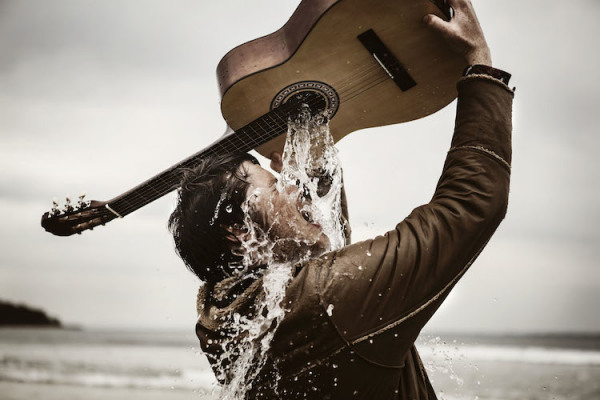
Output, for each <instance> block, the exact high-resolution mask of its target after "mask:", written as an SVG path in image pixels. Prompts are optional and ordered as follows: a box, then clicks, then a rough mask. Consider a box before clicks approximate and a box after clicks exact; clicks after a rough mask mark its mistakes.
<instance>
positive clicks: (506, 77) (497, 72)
mask: <svg viewBox="0 0 600 400" xmlns="http://www.w3.org/2000/svg"><path fill="white" fill-rule="evenodd" d="M469 75H488V76H491V77H492V78H495V79H498V80H499V81H501V82H504V84H506V85H508V82H510V77H511V74H509V73H508V72H506V71H502V70H501V69H498V68H494V67H490V66H489V65H481V64H475V65H469V66H468V67H466V68H465V70H464V71H463V76H469Z"/></svg>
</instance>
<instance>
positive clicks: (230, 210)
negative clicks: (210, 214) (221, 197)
mask: <svg viewBox="0 0 600 400" xmlns="http://www.w3.org/2000/svg"><path fill="white" fill-rule="evenodd" d="M225 211H227V212H228V213H229V214H231V213H232V212H233V206H232V205H231V204H227V207H225Z"/></svg>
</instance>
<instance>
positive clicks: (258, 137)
mask: <svg viewBox="0 0 600 400" xmlns="http://www.w3.org/2000/svg"><path fill="white" fill-rule="evenodd" d="M452 13H453V10H452V9H451V8H450V7H449V6H448V5H447V4H446V1H445V0H303V1H302V2H301V3H300V4H299V6H298V8H297V9H296V11H295V12H294V14H293V15H292V16H291V17H290V19H289V20H288V22H286V24H285V25H284V26H283V27H282V28H281V29H279V30H278V31H276V32H274V33H272V34H270V35H267V36H264V37H262V38H259V39H255V40H253V41H250V42H248V43H245V44H243V45H240V46H238V47H236V48H234V49H233V50H231V51H230V52H229V53H227V54H226V55H225V56H224V57H223V59H222V60H221V61H220V63H219V65H218V67H217V78H218V83H219V88H220V91H221V96H222V100H221V111H222V114H223V117H224V118H225V121H226V122H227V125H228V126H229V127H230V128H231V129H230V130H228V132H227V133H226V134H225V135H224V136H223V137H221V138H220V139H219V140H217V141H216V142H214V143H213V144H211V145H210V146H208V147H206V148H205V149H203V150H201V151H199V152H198V153H196V154H194V155H192V156H190V157H188V158H187V159H185V160H183V161H181V162H179V163H177V164H175V165H173V166H172V167H170V168H168V169H167V170H165V171H163V172H161V173H159V174H158V175H156V176H154V177H152V178H150V179H149V180H147V181H145V182H143V183H141V184H140V185H138V186H136V187H134V188H133V189H131V190H129V191H127V192H125V193H123V194H121V195H119V196H117V197H115V198H113V199H112V200H108V201H95V200H94V201H85V199H84V198H83V197H80V198H79V201H78V202H77V203H76V204H74V203H71V201H70V200H69V199H67V202H66V204H65V205H64V206H63V207H60V208H59V205H58V204H56V203H54V205H53V208H52V210H51V211H50V212H47V213H45V214H44V215H43V216H42V226H43V227H44V229H46V230H47V231H48V232H50V233H53V234H55V235H59V236H69V235H72V234H74V233H81V232H82V231H84V230H87V229H92V228H94V227H95V226H98V225H104V224H106V223H107V222H109V221H111V220H113V219H115V218H123V217H124V216H126V215H128V214H130V213H131V212H133V211H135V210H137V209H139V208H141V207H143V206H144V205H146V204H148V203H150V202H152V201H154V200H156V199H158V198H160V197H162V196H164V195H165V194H167V193H169V192H171V191H172V190H174V189H176V188H177V187H179V185H180V181H181V177H182V170H184V169H189V168H193V167H194V166H196V165H198V163H199V162H200V161H201V160H202V159H203V158H205V157H206V156H209V155H213V154H221V153H232V152H247V151H250V150H252V149H256V150H257V151H258V152H259V153H260V154H262V155H264V156H266V157H269V156H270V155H271V154H272V153H273V152H274V151H279V152H281V151H282V149H283V144H284V142H285V135H284V134H285V133H286V131H287V121H288V119H289V118H290V117H291V116H293V115H294V114H295V113H297V112H298V110H299V109H300V108H301V107H302V106H303V105H308V106H309V108H310V109H311V111H312V112H314V113H316V112H322V113H324V114H325V115H326V116H327V118H328V119H329V126H330V130H331V133H332V136H333V138H334V140H336V141H337V140H340V139H341V138H343V137H344V136H346V135H347V134H348V133H350V132H353V131H356V130H359V129H364V128H368V127H374V126H382V125H389V124H397V123H401V122H406V121H411V120H415V119H418V118H422V117H424V116H427V115H430V114H432V113H434V112H436V111H438V110H439V109H441V108H443V107H444V106H446V105H447V104H448V103H450V102H451V101H452V100H454V98H456V89H455V84H456V81H457V79H458V78H459V77H460V75H461V72H462V70H463V69H464V67H465V64H464V60H463V59H462V58H460V57H459V56H457V55H456V54H455V53H453V52H452V51H450V50H449V49H448V48H446V46H445V43H444V42H443V40H442V39H441V38H440V37H439V36H438V35H437V34H436V33H435V32H433V31H431V30H430V29H429V28H428V27H427V26H425V24H424V23H423V22H422V20H423V17H424V16H425V15H427V14H436V15H438V16H439V17H442V18H444V19H446V20H449V19H450V18H451V17H452Z"/></svg>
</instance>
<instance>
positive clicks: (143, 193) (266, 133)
mask: <svg viewBox="0 0 600 400" xmlns="http://www.w3.org/2000/svg"><path fill="white" fill-rule="evenodd" d="M368 69H369V68H367V70H368ZM371 69H376V70H378V68H371ZM379 75H380V77H381V76H382V75H383V79H381V78H379V77H376V78H375V80H372V81H370V82H367V84H366V86H364V85H363V86H362V87H358V88H353V89H354V91H353V92H350V93H348V94H350V97H347V98H345V99H344V101H348V100H350V99H352V98H354V97H356V96H357V95H358V94H360V93H362V92H364V91H366V90H369V89H370V88H372V87H374V86H376V85H377V84H379V83H382V82H384V81H386V80H387V78H388V77H387V75H385V73H383V72H382V71H381V72H380V74H379ZM361 83H363V84H364V82H361ZM347 86H349V85H347ZM344 94H345V93H344ZM344 94H342V93H341V91H340V100H342V96H343V95H344ZM318 101H320V100H315V101H314V102H318ZM311 105H313V106H314V104H311ZM309 106H310V105H309ZM274 115H275V116H276V117H279V116H278V115H277V114H274ZM269 117H270V115H269V114H266V115H265V116H264V118H258V119H257V120H256V122H257V124H256V125H258V126H257V127H259V128H260V125H259V124H260V123H261V122H266V123H267V128H266V129H265V128H262V130H263V132H258V131H256V129H254V126H252V125H253V124H252V123H250V124H248V125H247V127H248V129H250V130H252V131H253V132H254V133H255V135H254V136H250V135H248V134H247V132H245V130H243V129H240V130H239V131H242V132H241V133H242V134H243V135H245V136H246V138H247V139H250V141H251V142H252V146H250V147H249V148H248V150H250V149H251V148H255V147H256V145H257V144H259V143H264V142H265V140H264V138H265V137H267V138H268V139H267V141H268V140H270V139H272V137H271V136H273V133H277V132H281V131H282V130H284V128H287V122H285V124H279V123H276V125H275V126H273V125H270V124H269V122H268V121H266V120H265V118H269ZM279 118H280V117H279ZM271 119H272V118H271ZM280 119H281V118H280ZM282 121H283V120H282ZM239 131H238V132H239ZM238 132H236V134H235V135H238ZM278 135H279V133H277V135H276V136H278ZM254 138H259V139H260V142H259V141H257V140H256V139H254ZM227 139H240V137H239V136H238V137H237V138H236V137H234V135H232V136H230V137H228V138H226V139H225V140H224V141H222V142H218V143H217V144H215V145H214V146H212V147H211V148H209V149H205V150H204V151H201V152H200V153H209V152H212V153H214V152H233V151H247V150H241V149H242V147H244V146H243V145H242V146H238V145H236V144H235V143H229V142H228V141H227ZM246 143H247V142H246ZM213 149H214V150H215V151H211V150H213ZM197 155H198V156H200V155H201V154H197ZM203 155H204V157H206V155H208V154H203ZM197 158H198V160H196V159H197ZM200 159H201V157H190V158H188V159H186V160H184V161H183V162H181V163H180V165H179V166H178V167H177V168H174V169H172V170H171V171H169V172H170V173H168V175H167V176H165V177H164V178H163V177H162V176H157V177H155V178H156V182H157V185H152V183H153V182H151V181H150V182H148V183H147V184H146V185H144V186H143V187H142V188H140V190H138V191H136V192H132V193H130V195H132V196H136V195H137V196H139V197H140V198H141V200H140V199H132V200H133V202H130V201H128V199H126V198H117V199H115V202H114V203H115V207H116V208H120V209H122V213H120V214H121V215H127V214H129V213H131V212H132V211H135V210H137V209H138V208H141V207H142V206H144V205H145V204H148V203H150V202H152V201H154V200H156V199H157V198H159V197H162V196H163V195H164V194H166V193H167V192H168V191H171V190H172V188H173V187H174V186H177V184H178V181H179V179H180V176H181V173H180V172H178V171H177V170H180V169H181V168H190V167H192V166H194V165H195V164H197V163H198V162H199V161H200ZM190 162H191V163H190ZM188 163H190V164H191V165H185V164H188ZM173 175H177V176H173ZM156 187H158V189H159V190H157V189H156ZM148 190H152V191H153V192H154V193H155V194H151V193H148ZM157 195H158V196H157ZM119 201H122V202H123V203H125V204H124V205H125V207H119V206H118V205H116V203H118V202H119ZM105 214H107V215H108V214H112V212H111V211H109V210H106V213H105Z"/></svg>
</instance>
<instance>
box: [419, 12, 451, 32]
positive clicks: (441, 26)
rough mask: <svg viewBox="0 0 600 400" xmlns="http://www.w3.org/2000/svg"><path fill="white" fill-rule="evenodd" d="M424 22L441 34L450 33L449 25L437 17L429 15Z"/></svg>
mask: <svg viewBox="0 0 600 400" xmlns="http://www.w3.org/2000/svg"><path fill="white" fill-rule="evenodd" d="M423 22H425V24H427V25H428V26H430V27H431V28H432V29H434V30H436V31H438V32H440V33H446V32H448V29H449V28H448V23H447V22H446V21H444V20H443V19H441V18H440V17H438V16H437V15H433V14H428V15H426V16H425V18H423Z"/></svg>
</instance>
